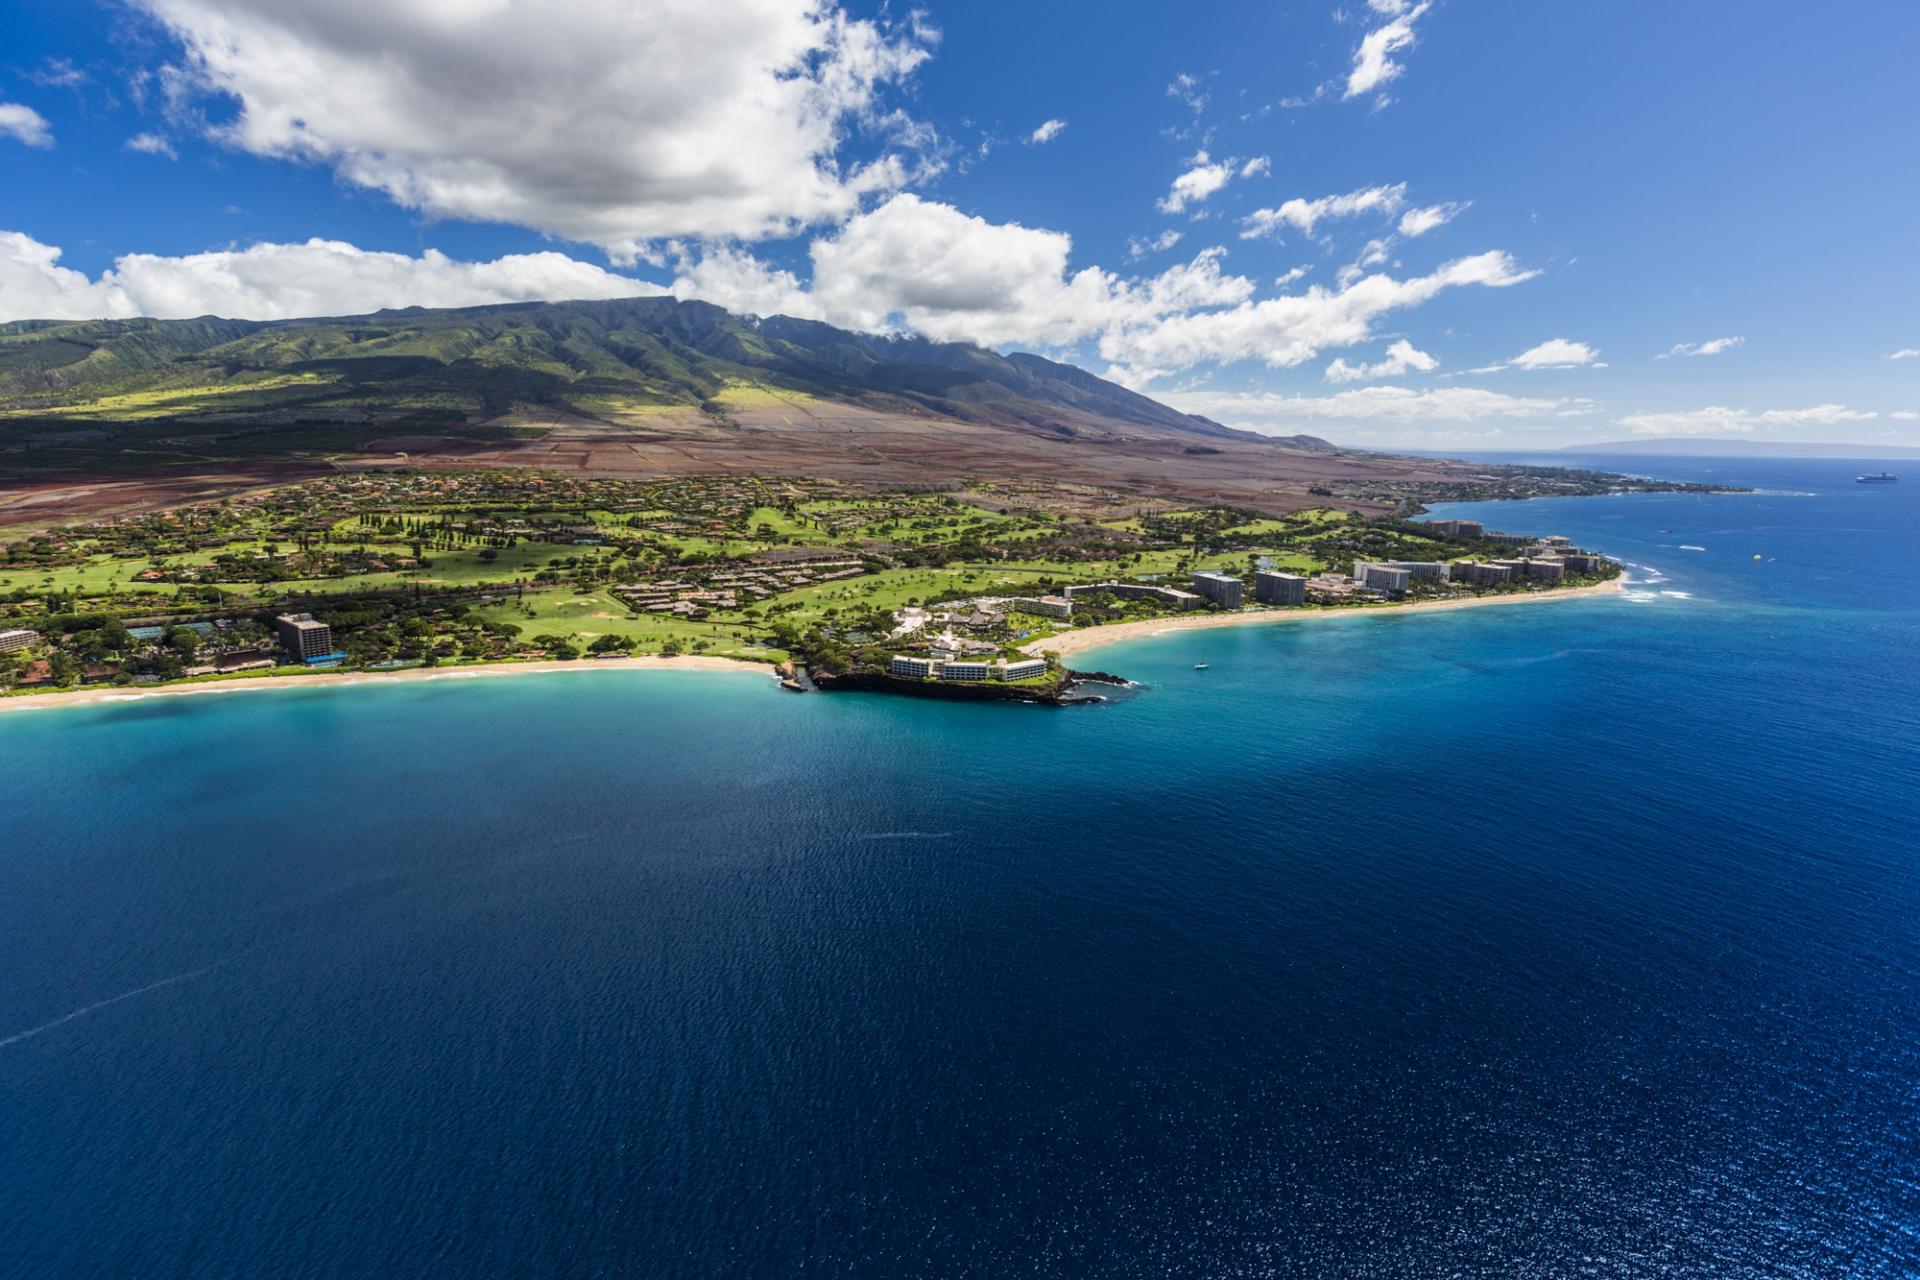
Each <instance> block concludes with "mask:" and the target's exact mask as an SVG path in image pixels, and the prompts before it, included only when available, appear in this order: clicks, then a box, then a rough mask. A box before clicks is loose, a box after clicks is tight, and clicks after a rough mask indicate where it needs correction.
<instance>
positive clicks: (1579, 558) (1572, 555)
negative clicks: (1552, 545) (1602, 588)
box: [1560, 551, 1607, 573]
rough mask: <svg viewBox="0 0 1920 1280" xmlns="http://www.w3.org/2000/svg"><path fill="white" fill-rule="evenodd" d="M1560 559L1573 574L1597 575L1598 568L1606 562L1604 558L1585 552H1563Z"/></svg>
mask: <svg viewBox="0 0 1920 1280" xmlns="http://www.w3.org/2000/svg"><path fill="white" fill-rule="evenodd" d="M1560 558H1561V559H1562V560H1563V561H1565V562H1566V566H1567V568H1568V569H1570V570H1572V571H1573V572H1574V573H1598V572H1600V566H1601V565H1603V564H1605V563H1606V562H1607V561H1606V557H1605V556H1596V555H1594V554H1592V553H1591V552H1586V551H1563V552H1561V554H1560Z"/></svg>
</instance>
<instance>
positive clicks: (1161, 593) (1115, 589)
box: [1064, 582, 1205, 609]
mask: <svg viewBox="0 0 1920 1280" xmlns="http://www.w3.org/2000/svg"><path fill="white" fill-rule="evenodd" d="M1064 594H1065V595H1066V596H1067V598H1068V599H1070V600H1071V599H1074V598H1075V597H1077V596H1080V595H1082V594H1086V595H1099V594H1105V595H1110V596H1119V597H1120V598H1121V599H1122V600H1159V601H1161V602H1162V603H1164V604H1170V605H1172V606H1174V607H1175V608H1176V609H1196V608H1198V607H1199V606H1200V602H1201V600H1203V599H1205V597H1204V596H1197V595H1195V594H1194V593H1193V592H1191V591H1182V590H1180V589H1179V588H1178V587H1156V586H1154V585H1152V584H1151V583H1146V582H1087V583H1082V584H1080V585H1078V586H1072V587H1067V588H1065V591H1064Z"/></svg>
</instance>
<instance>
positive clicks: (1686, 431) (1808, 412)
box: [1620, 404, 1880, 436]
mask: <svg viewBox="0 0 1920 1280" xmlns="http://www.w3.org/2000/svg"><path fill="white" fill-rule="evenodd" d="M1879 416H1880V415H1879V414H1877V413H1872V412H1868V411H1863V410H1859V409H1849V408H1848V407H1847V406H1846V405H1843V404H1819V405H1814V406H1813V407H1812V408H1810V409H1767V410H1763V411H1760V412H1755V411H1754V410H1752V409H1729V408H1727V407H1726V406H1725V405H1709V406H1707V407H1706V408H1704V409H1689V410H1684V411H1680V412H1672V413H1635V414H1630V415H1628V416H1627V417H1624V418H1622V419H1620V425H1621V426H1623V427H1626V428H1627V429H1629V430H1630V431H1632V432H1633V433H1634V434H1635V435H1638V436H1699V435H1748V434H1751V433H1753V432H1755V431H1764V430H1767V429H1769V428H1773V427H1834V426H1840V425H1841V424H1843V423H1848V422H1868V421H1871V420H1872V419H1874V418H1877V417H1879Z"/></svg>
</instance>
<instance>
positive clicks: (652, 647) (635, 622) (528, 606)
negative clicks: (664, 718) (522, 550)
mask: <svg viewBox="0 0 1920 1280" xmlns="http://www.w3.org/2000/svg"><path fill="white" fill-rule="evenodd" d="M524 604H525V608H522V607H520V606H518V605H515V604H513V603H511V602H508V603H503V604H497V605H488V606H486V607H485V608H481V609H475V610H474V611H473V613H472V615H471V616H472V617H475V618H478V619H480V620H481V621H483V622H507V623H512V624H513V625H514V626H516V627H519V628H520V634H521V637H522V638H523V639H531V638H532V637H534V636H538V635H549V634H551V635H568V636H574V637H576V638H577V639H578V640H579V641H580V643H581V646H582V647H583V648H584V647H585V646H586V644H587V643H588V642H590V641H593V640H595V639H597V638H599V637H600V636H608V635H612V636H621V637H623V638H625V639H629V640H633V641H635V642H636V651H637V652H640V653H658V652H659V651H660V650H661V649H662V648H663V647H664V646H665V645H666V644H667V642H668V641H669V640H674V641H678V642H679V644H680V647H681V649H683V650H684V651H686V652H688V653H693V652H696V648H695V646H697V645H702V644H704V645H705V646H706V647H705V648H703V649H698V650H697V652H701V653H711V654H715V655H717V656H719V657H723V658H750V659H756V660H763V661H778V660H780V659H782V658H785V657H786V656H787V655H786V653H785V651H784V650H780V649H769V648H761V647H758V646H755V645H751V644H749V643H748V641H749V640H751V639H752V638H753V637H754V636H755V635H756V634H763V633H761V632H757V631H756V629H755V627H754V626H753V624H751V623H749V622H747V621H745V620H743V619H740V618H734V619H732V620H730V621H722V620H713V619H709V620H706V621H697V622H696V621H693V620H690V619H687V618H668V617H662V616H660V615H658V614H651V613H643V614H641V615H640V616H639V617H638V618H634V617H631V616H630V615H629V614H628V612H627V607H626V606H625V605H624V604H621V603H620V602H619V601H618V600H615V599H614V598H613V597H612V596H611V595H609V594H608V593H607V592H605V591H594V592H591V593H589V594H587V595H575V594H574V593H573V589H572V588H570V587H567V588H561V589H559V590H555V591H541V592H537V593H533V592H530V593H528V595H527V596H526V599H525V601H524ZM528 610H531V611H532V616H528Z"/></svg>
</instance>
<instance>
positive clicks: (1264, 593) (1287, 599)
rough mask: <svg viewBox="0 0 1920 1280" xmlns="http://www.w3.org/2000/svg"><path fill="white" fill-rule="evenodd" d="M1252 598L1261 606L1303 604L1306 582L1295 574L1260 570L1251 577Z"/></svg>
mask: <svg viewBox="0 0 1920 1280" xmlns="http://www.w3.org/2000/svg"><path fill="white" fill-rule="evenodd" d="M1253 598H1254V599H1255V600H1258V601H1259V602H1260V603H1261V604H1305V603H1306V602H1307V580H1306V579H1305V578H1303V577H1301V576H1300V575H1299V574H1297V573H1274V572H1273V571H1271V570H1267V569H1262V570H1260V571H1259V572H1258V573H1255V574H1254V575H1253Z"/></svg>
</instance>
